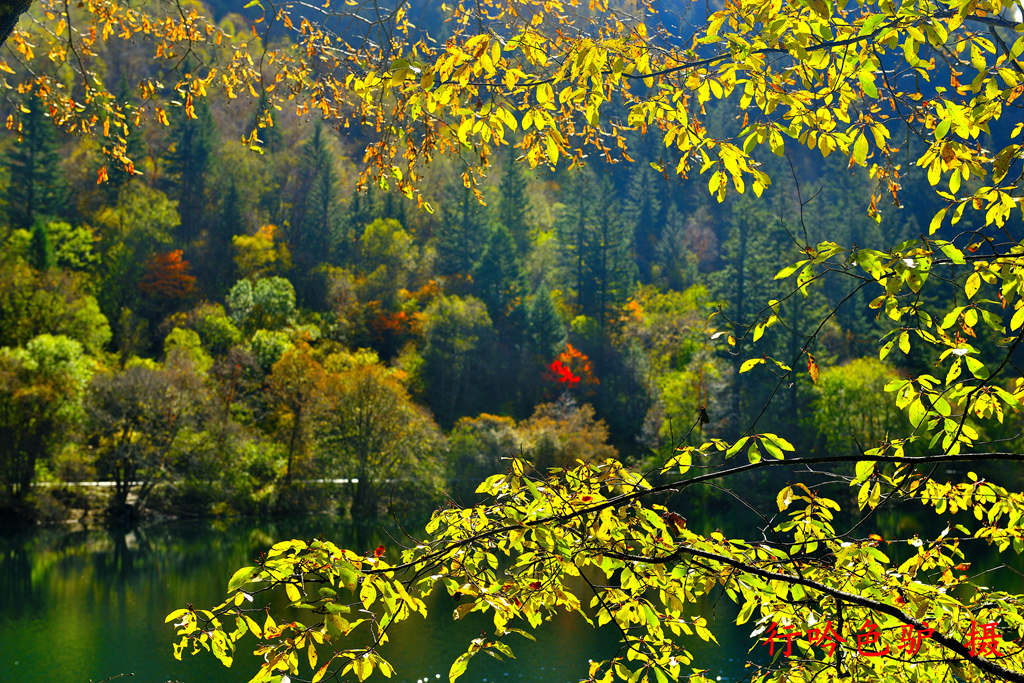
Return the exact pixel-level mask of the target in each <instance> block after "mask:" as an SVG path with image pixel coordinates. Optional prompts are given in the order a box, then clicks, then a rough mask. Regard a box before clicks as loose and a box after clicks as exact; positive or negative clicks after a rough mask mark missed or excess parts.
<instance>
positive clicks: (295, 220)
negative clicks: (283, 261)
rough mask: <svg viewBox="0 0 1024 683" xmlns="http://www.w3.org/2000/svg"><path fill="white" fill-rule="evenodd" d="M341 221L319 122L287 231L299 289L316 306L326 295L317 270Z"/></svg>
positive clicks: (331, 166) (304, 159)
mask: <svg viewBox="0 0 1024 683" xmlns="http://www.w3.org/2000/svg"><path fill="white" fill-rule="evenodd" d="M339 222H340V217H339V213H338V196H337V175H336V174H335V171H334V164H333V160H332V159H331V152H330V150H329V149H328V148H327V140H326V138H325V136H324V132H323V126H322V124H320V123H319V122H317V124H316V126H314V128H313V135H312V136H310V138H309V140H308V141H307V142H306V145H305V148H304V150H303V154H302V165H301V167H300V170H299V179H298V187H297V193H296V197H295V203H294V204H293V208H292V217H291V223H290V226H289V231H288V242H289V246H290V247H291V253H292V263H293V264H294V266H295V285H296V290H297V292H298V294H299V298H300V300H301V301H302V302H303V303H304V304H306V305H314V306H315V305H317V304H318V303H319V302H320V301H321V300H322V298H323V295H324V291H323V278H322V276H321V275H320V273H318V272H314V271H315V270H316V266H317V265H318V264H320V263H323V262H325V261H328V260H330V253H331V247H332V246H333V245H334V242H335V239H336V237H337V235H338V232H339V230H338V227H339Z"/></svg>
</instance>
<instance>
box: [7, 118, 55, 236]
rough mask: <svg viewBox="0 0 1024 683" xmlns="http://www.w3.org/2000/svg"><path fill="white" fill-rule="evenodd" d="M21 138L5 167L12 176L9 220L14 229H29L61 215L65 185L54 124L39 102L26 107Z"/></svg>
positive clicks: (8, 201)
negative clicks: (42, 218)
mask: <svg viewBox="0 0 1024 683" xmlns="http://www.w3.org/2000/svg"><path fill="white" fill-rule="evenodd" d="M26 106H28V107H30V109H29V112H28V113H27V114H26V115H25V117H24V119H23V120H22V130H21V139H20V140H18V141H16V142H15V143H14V144H13V145H12V146H11V148H10V150H9V151H8V153H7V158H6V159H5V163H4V165H5V166H6V167H7V171H8V174H9V176H10V179H11V181H10V186H9V187H8V189H7V220H8V221H9V222H10V225H11V227H13V228H24V229H26V230H27V229H28V228H30V227H32V225H33V224H34V223H35V222H36V219H37V218H38V217H40V216H44V215H50V216H57V215H61V214H62V213H63V212H62V209H63V207H64V196H65V185H64V178H63V177H62V176H61V173H60V168H59V163H60V156H59V154H58V149H57V140H56V132H55V131H54V127H53V124H52V123H51V122H50V121H48V120H47V119H46V117H45V116H43V113H42V110H41V109H40V108H39V107H40V105H39V104H38V103H31V104H28V105H26Z"/></svg>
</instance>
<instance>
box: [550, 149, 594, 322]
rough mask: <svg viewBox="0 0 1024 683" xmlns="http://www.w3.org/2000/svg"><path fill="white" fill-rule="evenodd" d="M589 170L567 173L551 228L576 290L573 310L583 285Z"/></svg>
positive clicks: (578, 303)
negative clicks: (561, 202)
mask: <svg viewBox="0 0 1024 683" xmlns="http://www.w3.org/2000/svg"><path fill="white" fill-rule="evenodd" d="M593 175H594V174H593V171H591V170H590V169H589V168H582V169H579V170H577V171H576V172H575V173H573V174H571V175H570V176H569V178H568V182H567V183H566V185H565V193H564V195H563V196H564V197H566V198H567V200H568V201H567V202H566V203H565V204H564V205H562V207H561V209H560V211H559V213H558V219H557V221H556V223H555V229H556V232H557V233H558V239H559V242H561V246H562V260H563V263H564V265H565V268H566V270H567V271H568V272H569V273H570V275H569V277H570V281H571V282H572V285H573V291H574V292H575V294H576V312H577V313H579V312H582V310H583V308H584V305H583V299H584V291H585V288H586V285H585V282H586V272H587V269H586V246H587V243H588V236H587V233H588V218H589V214H590V199H591V197H592V196H593V183H594V178H593Z"/></svg>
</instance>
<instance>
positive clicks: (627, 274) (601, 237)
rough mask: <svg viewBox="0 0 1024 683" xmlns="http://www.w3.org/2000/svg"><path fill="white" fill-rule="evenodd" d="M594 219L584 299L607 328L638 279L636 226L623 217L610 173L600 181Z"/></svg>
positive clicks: (601, 324)
mask: <svg viewBox="0 0 1024 683" xmlns="http://www.w3.org/2000/svg"><path fill="white" fill-rule="evenodd" d="M592 221H593V223H592V227H591V229H590V230H589V231H588V239H587V242H586V247H585V248H586V257H585V261H586V264H587V283H586V288H585V294H586V296H585V297H584V301H585V302H588V303H589V306H587V307H586V308H585V309H584V312H585V313H586V314H587V315H589V316H591V317H592V318H594V319H595V320H597V321H598V323H599V324H600V326H601V330H602V332H605V331H606V327H607V323H608V321H609V319H610V318H611V317H612V316H613V314H614V310H615V309H616V308H617V307H618V305H619V304H621V303H622V302H623V301H625V299H626V297H627V296H628V295H629V292H630V290H631V289H632V287H633V284H634V282H635V280H636V264H635V263H634V261H633V258H632V255H633V239H632V238H633V235H632V230H631V229H630V228H629V226H628V225H627V224H626V222H625V221H624V220H623V219H622V214H621V213H620V212H619V206H618V199H617V197H616V193H615V189H614V187H613V186H612V182H611V180H610V179H609V178H608V177H604V178H602V179H601V180H600V181H599V182H598V184H597V187H596V196H595V197H594V201H593V217H592ZM588 309H589V310H588Z"/></svg>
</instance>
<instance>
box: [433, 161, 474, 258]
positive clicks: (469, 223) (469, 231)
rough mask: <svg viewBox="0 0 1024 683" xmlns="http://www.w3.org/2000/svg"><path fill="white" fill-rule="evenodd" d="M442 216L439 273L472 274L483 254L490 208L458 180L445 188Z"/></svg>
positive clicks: (439, 239) (438, 241)
mask: <svg viewBox="0 0 1024 683" xmlns="http://www.w3.org/2000/svg"><path fill="white" fill-rule="evenodd" d="M441 216H442V217H441V224H440V225H439V226H438V228H437V231H436V232H437V256H438V259H437V261H438V264H437V265H438V274H440V275H445V276H450V275H469V274H470V273H471V272H472V271H473V266H474V264H475V261H476V258H477V256H478V255H479V253H480V241H481V240H480V235H481V233H482V232H483V230H484V226H485V224H486V209H485V208H484V207H482V206H480V203H479V202H478V201H477V200H476V197H474V196H473V193H472V192H471V191H470V190H469V189H468V188H466V187H465V186H463V184H462V181H461V180H459V179H456V180H453V181H452V182H451V183H450V184H449V185H448V187H447V188H446V189H445V198H444V203H443V205H442V212H441Z"/></svg>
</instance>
